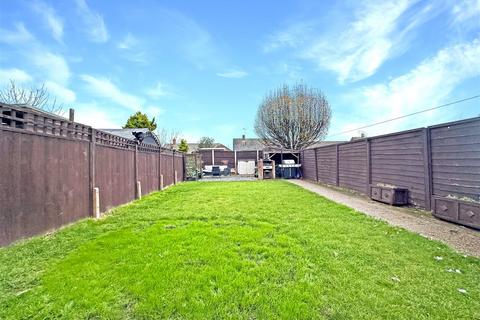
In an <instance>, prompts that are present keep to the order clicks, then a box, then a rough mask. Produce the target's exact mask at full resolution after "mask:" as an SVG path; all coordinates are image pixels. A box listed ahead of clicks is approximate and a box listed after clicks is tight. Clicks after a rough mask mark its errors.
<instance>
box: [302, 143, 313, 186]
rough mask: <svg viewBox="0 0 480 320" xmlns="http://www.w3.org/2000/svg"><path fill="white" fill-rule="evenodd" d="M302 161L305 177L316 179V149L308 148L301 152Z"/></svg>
mask: <svg viewBox="0 0 480 320" xmlns="http://www.w3.org/2000/svg"><path fill="white" fill-rule="evenodd" d="M301 162H302V170H303V178H305V179H308V180H316V179H317V175H316V172H315V170H316V169H315V168H316V164H315V150H314V149H306V150H304V151H303V152H302V153H301Z"/></svg>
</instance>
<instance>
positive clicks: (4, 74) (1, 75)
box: [0, 68, 32, 85]
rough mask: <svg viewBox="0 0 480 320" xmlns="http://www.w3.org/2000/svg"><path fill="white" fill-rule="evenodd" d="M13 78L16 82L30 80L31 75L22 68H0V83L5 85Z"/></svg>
mask: <svg viewBox="0 0 480 320" xmlns="http://www.w3.org/2000/svg"><path fill="white" fill-rule="evenodd" d="M10 80H14V81H15V82H16V83H25V82H30V81H32V77H31V76H30V75H29V74H28V73H26V72H25V71H23V70H20V69H17V68H11V69H0V85H5V84H7V83H9V82H10Z"/></svg>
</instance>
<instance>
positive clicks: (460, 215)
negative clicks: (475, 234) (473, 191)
mask: <svg viewBox="0 0 480 320" xmlns="http://www.w3.org/2000/svg"><path fill="white" fill-rule="evenodd" d="M433 215H434V216H435V217H437V218H440V219H443V220H448V221H451V222H455V223H458V224H461V225H464V226H469V227H472V228H475V229H480V203H476V202H468V201H463V200H457V199H453V198H446V197H437V196H434V197H433Z"/></svg>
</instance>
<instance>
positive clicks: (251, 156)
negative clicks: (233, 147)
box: [232, 150, 262, 161]
mask: <svg viewBox="0 0 480 320" xmlns="http://www.w3.org/2000/svg"><path fill="white" fill-rule="evenodd" d="M232 152H234V151H232ZM257 154H258V157H259V158H260V159H262V151H258V152H257V151H256V150H253V151H237V161H239V160H255V161H257Z"/></svg>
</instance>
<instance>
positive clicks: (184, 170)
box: [182, 153, 187, 181]
mask: <svg viewBox="0 0 480 320" xmlns="http://www.w3.org/2000/svg"><path fill="white" fill-rule="evenodd" d="M185 156H186V154H185V153H182V181H185V180H186V179H185V177H186V176H187V160H186V159H185Z"/></svg>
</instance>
